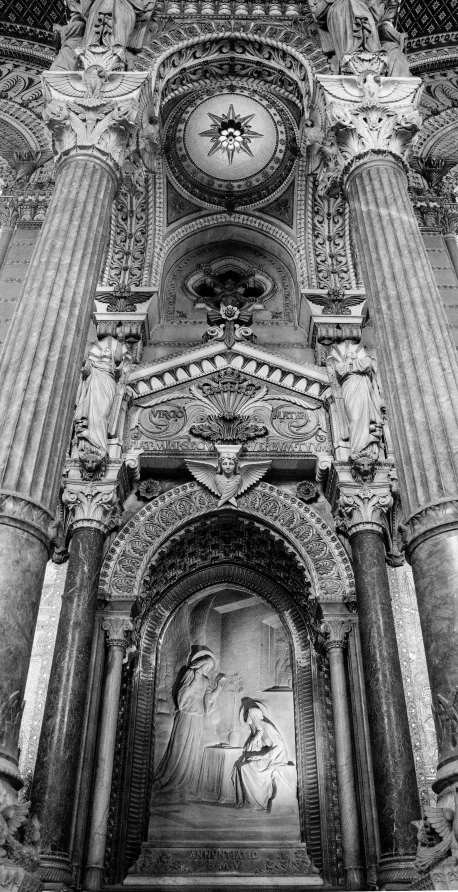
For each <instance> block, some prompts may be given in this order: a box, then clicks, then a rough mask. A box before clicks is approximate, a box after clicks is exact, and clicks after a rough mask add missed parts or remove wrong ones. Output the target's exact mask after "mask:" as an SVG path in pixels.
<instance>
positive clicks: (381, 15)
mask: <svg viewBox="0 0 458 892" xmlns="http://www.w3.org/2000/svg"><path fill="white" fill-rule="evenodd" d="M309 5H310V9H311V12H312V14H313V16H314V18H315V20H316V21H317V23H318V24H319V26H320V37H321V43H322V47H323V50H324V52H325V53H326V54H327V55H332V54H333V53H335V56H336V61H337V63H338V66H339V67H340V69H342V67H344V68H345V61H346V57H352V56H353V55H354V54H361V53H362V54H365V57H366V58H367V59H369V58H370V57H371V56H376V55H377V54H380V53H383V54H385V55H384V60H385V66H386V71H384V70H382V71H379V73H380V74H388V76H389V77H409V76H410V71H409V65H408V62H407V58H406V56H405V55H404V53H403V51H402V48H403V42H404V35H403V34H400V33H399V32H398V31H397V30H396V28H395V27H394V25H393V23H392V19H393V18H394V16H395V14H396V3H393V2H392V0H387V2H384V0H309ZM366 67H370V66H366ZM355 73H356V72H355Z"/></svg>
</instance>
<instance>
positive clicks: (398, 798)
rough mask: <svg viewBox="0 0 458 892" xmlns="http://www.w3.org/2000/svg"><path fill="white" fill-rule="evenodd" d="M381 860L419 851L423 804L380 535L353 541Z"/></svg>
mask: <svg viewBox="0 0 458 892" xmlns="http://www.w3.org/2000/svg"><path fill="white" fill-rule="evenodd" d="M351 547H352V554H353V569H354V573H355V584H356V593H357V598H358V612H359V621H360V629H361V649H362V654H363V667H364V677H365V684H366V693H367V705H368V713H369V733H370V739H371V748H372V758H373V768H374V782H375V795H376V801H377V811H378V818H379V828H380V845H381V854H382V859H383V857H384V856H385V858H386V857H387V856H397V857H398V860H399V856H400V855H401V856H408V855H410V854H412V853H413V852H414V851H415V845H414V840H413V837H412V833H411V830H410V826H409V825H410V821H414V820H418V818H419V817H420V802H419V797H418V790H417V781H416V776H415V766H414V760H413V754H412V744H411V740H410V731H409V723H408V718H407V709H406V703H405V697H404V689H403V684H402V675H401V664H400V661H399V653H398V647H397V641H396V631H395V626H394V619H393V612H392V607H391V596H390V589H389V582H388V574H387V571H386V564H385V550H384V546H383V540H382V537H381V536H380V535H379V534H378V533H376V532H373V531H367V530H361V531H357V532H355V533H354V534H353V536H352V537H351Z"/></svg>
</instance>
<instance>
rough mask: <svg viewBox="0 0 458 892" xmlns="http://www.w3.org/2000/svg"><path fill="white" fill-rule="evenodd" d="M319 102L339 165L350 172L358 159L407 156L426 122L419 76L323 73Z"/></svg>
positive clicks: (344, 172)
mask: <svg viewBox="0 0 458 892" xmlns="http://www.w3.org/2000/svg"><path fill="white" fill-rule="evenodd" d="M317 81H318V84H319V86H318V90H317V94H316V106H317V108H319V109H320V110H321V112H322V113H323V112H324V114H325V118H326V122H327V132H328V137H329V140H330V142H329V145H330V146H331V149H329V148H328V151H331V150H332V151H333V153H334V156H335V158H334V163H335V166H337V168H340V171H341V173H343V174H344V176H347V175H348V174H349V173H350V171H351V170H352V169H353V167H354V166H355V164H356V163H357V161H358V160H362V159H363V158H364V159H366V158H367V157H368V156H371V155H380V154H388V155H393V156H395V157H396V158H398V159H401V160H404V157H405V155H406V152H407V150H408V148H409V146H410V144H411V143H412V141H413V139H414V137H415V135H416V133H417V132H418V130H419V128H420V125H421V116H420V114H419V112H418V110H417V106H418V102H419V98H420V89H421V81H420V78H416V77H402V78H394V77H380V75H378V74H377V73H376V72H374V71H366V72H363V73H362V74H360V75H359V76H358V77H350V76H343V75H318V76H317Z"/></svg>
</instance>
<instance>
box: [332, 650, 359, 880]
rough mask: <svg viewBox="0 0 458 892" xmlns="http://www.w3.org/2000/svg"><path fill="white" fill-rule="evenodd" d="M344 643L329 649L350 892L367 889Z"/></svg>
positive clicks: (340, 795)
mask: <svg viewBox="0 0 458 892" xmlns="http://www.w3.org/2000/svg"><path fill="white" fill-rule="evenodd" d="M343 648H344V642H341V643H340V644H333V645H329V646H328V652H329V667H330V674H331V696H332V709H333V713H334V733H335V740H336V771H337V784H338V789H339V806H340V826H341V833H342V849H343V857H344V870H345V878H346V888H347V889H364V886H365V883H364V871H363V868H362V859H361V847H360V842H359V825H358V803H357V799H356V786H355V772H354V767H353V749H352V734H351V721H350V709H349V704H348V688H347V679H346V671H345V660H344V652H343Z"/></svg>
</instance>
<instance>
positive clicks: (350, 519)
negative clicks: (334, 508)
mask: <svg viewBox="0 0 458 892" xmlns="http://www.w3.org/2000/svg"><path fill="white" fill-rule="evenodd" d="M392 504H393V496H392V495H391V492H390V491H389V489H387V488H386V486H383V485H382V486H377V485H376V484H374V485H373V486H372V487H368V486H361V487H358V488H356V487H355V488H354V489H353V488H352V489H350V488H348V491H347V488H343V489H341V491H340V498H339V501H338V506H339V508H340V511H341V513H342V514H343V516H344V517H345V519H346V525H347V532H348V535H349V537H350V538H351V537H352V536H354V535H355V533H358V532H361V531H362V530H365V531H369V530H370V531H372V532H375V533H380V534H383V531H384V529H385V526H386V521H385V515H386V513H387V511H388V510H389V509H390V508H391V506H392Z"/></svg>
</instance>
